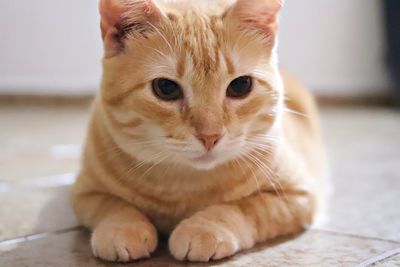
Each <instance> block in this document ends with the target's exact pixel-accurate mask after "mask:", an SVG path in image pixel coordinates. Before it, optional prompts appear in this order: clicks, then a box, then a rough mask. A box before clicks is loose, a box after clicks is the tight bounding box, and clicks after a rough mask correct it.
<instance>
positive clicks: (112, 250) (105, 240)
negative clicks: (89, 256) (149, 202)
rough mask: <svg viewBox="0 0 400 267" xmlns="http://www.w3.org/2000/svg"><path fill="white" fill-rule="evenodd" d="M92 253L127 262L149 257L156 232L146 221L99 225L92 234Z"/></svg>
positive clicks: (154, 245)
mask: <svg viewBox="0 0 400 267" xmlns="http://www.w3.org/2000/svg"><path fill="white" fill-rule="evenodd" d="M91 243H92V249H93V254H94V255H95V256H96V257H98V258H101V259H103V260H107V261H118V262H129V261H133V260H138V259H142V258H148V257H150V254H151V253H152V252H154V250H155V249H156V247H157V232H156V230H155V228H154V226H153V225H151V224H148V223H133V224H123V225H99V227H97V228H96V229H95V230H94V232H93V235H92V240H91Z"/></svg>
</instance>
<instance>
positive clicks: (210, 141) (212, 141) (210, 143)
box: [197, 134, 222, 151]
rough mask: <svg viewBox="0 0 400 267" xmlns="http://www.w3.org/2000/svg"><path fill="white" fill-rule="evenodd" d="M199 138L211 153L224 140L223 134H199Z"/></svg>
mask: <svg viewBox="0 0 400 267" xmlns="http://www.w3.org/2000/svg"><path fill="white" fill-rule="evenodd" d="M197 138H198V139H199V140H200V141H201V142H202V143H203V145H204V147H205V148H206V149H207V150H208V151H210V150H212V149H213V148H214V147H215V146H216V145H217V143H218V142H219V140H221V138H222V134H213V135H205V134H199V135H198V136H197Z"/></svg>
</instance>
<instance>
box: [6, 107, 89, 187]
mask: <svg viewBox="0 0 400 267" xmlns="http://www.w3.org/2000/svg"><path fill="white" fill-rule="evenodd" d="M87 119H88V107H87V106H59V107H58V106H51V107H49V106H34V105H27V106H21V105H18V106H0V125H1V131H0V147H1V151H0V182H8V183H14V182H16V181H19V180H32V179H36V178H41V177H43V176H54V175H59V174H63V173H70V172H76V170H77V169H78V166H79V156H80V151H79V150H80V146H81V144H82V143H83V139H84V136H85V130H86V124H87Z"/></svg>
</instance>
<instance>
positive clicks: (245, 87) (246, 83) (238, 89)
mask: <svg viewBox="0 0 400 267" xmlns="http://www.w3.org/2000/svg"><path fill="white" fill-rule="evenodd" d="M252 87H253V80H252V78H251V77H250V76H241V77H239V78H236V79H234V80H233V81H232V82H231V83H230V84H229V87H228V89H227V91H226V96H227V97H231V98H243V97H246V96H247V95H248V94H250V92H251V89H252Z"/></svg>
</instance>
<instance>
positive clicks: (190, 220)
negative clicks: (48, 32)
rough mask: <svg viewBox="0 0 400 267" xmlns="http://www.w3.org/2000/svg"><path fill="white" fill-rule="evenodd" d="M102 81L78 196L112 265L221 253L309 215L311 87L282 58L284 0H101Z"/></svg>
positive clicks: (316, 148) (80, 213)
mask: <svg viewBox="0 0 400 267" xmlns="http://www.w3.org/2000/svg"><path fill="white" fill-rule="evenodd" d="M99 6H100V14H101V31H102V37H103V41H104V50H105V52H104V60H103V79H102V85H101V90H100V92H99V94H98V95H97V96H96V98H95V100H94V103H93V107H92V113H91V119H90V124H89V128H88V134H87V140H86V145H85V148H84V152H83V159H82V161H83V162H82V166H81V170H80V173H79V175H78V177H77V181H76V183H75V184H74V186H73V188H72V196H71V198H72V205H73V207H74V210H75V212H76V214H77V217H78V218H79V220H80V222H81V223H82V224H83V225H84V226H86V227H88V228H89V229H91V230H92V231H93V232H92V237H91V246H92V250H93V253H94V255H95V256H96V257H99V258H101V259H104V260H108V261H117V262H128V261H133V260H138V259H142V258H147V257H150V255H151V254H152V253H153V252H154V251H155V249H156V247H157V244H158V235H159V234H162V235H167V236H169V240H168V245H169V250H170V252H171V254H172V255H173V257H174V258H175V259H177V260H180V261H184V260H186V261H199V262H207V261H210V260H219V259H223V258H226V257H229V256H232V255H234V254H235V253H237V252H239V251H242V250H245V249H248V248H251V247H253V246H254V245H255V244H256V243H258V242H263V241H266V240H268V239H272V238H275V237H278V236H282V235H289V234H294V233H298V232H300V231H303V230H304V229H306V228H307V227H309V226H310V225H311V224H312V223H313V220H314V218H315V215H316V213H317V210H318V206H319V204H318V203H319V194H320V189H319V188H320V185H321V183H322V179H321V177H322V173H323V172H324V167H323V166H324V162H323V147H322V145H321V141H320V134H319V125H318V114H317V109H316V105H315V103H314V99H313V96H312V95H311V94H310V93H309V92H308V91H307V90H306V89H305V88H304V87H303V86H302V85H301V84H300V83H299V82H297V81H296V80H295V79H294V78H292V77H291V76H289V75H288V74H284V73H282V72H281V71H280V70H279V68H278V61H277V52H276V47H277V32H278V15H279V12H280V10H281V8H282V1H280V0H229V1H228V0H221V1H187V0H178V1H164V2H161V1H158V2H156V1H155V0H100V4H99Z"/></svg>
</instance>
